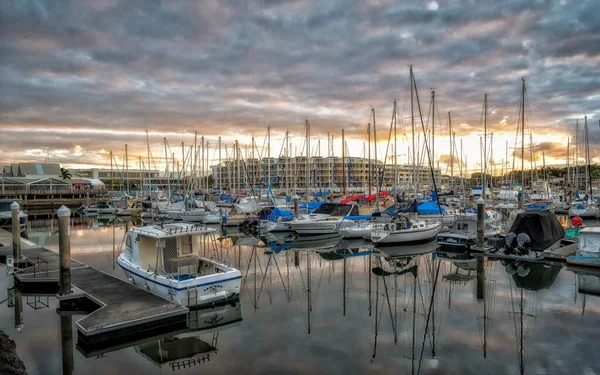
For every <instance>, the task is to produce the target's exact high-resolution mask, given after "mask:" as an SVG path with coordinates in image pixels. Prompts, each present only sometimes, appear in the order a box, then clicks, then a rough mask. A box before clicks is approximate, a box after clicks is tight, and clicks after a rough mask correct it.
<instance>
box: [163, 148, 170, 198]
mask: <svg viewBox="0 0 600 375" xmlns="http://www.w3.org/2000/svg"><path fill="white" fill-rule="evenodd" d="M163 143H164V148H165V163H166V164H167V165H166V167H165V174H166V177H167V191H168V192H169V195H171V179H170V178H169V156H168V154H167V137H163Z"/></svg>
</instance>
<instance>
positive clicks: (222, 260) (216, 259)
mask: <svg viewBox="0 0 600 375" xmlns="http://www.w3.org/2000/svg"><path fill="white" fill-rule="evenodd" d="M209 259H210V260H212V261H213V262H217V263H221V264H224V265H226V266H227V267H231V268H233V265H232V264H231V262H229V261H227V260H225V259H221V258H217V257H215V256H212V257H210V258H209Z"/></svg>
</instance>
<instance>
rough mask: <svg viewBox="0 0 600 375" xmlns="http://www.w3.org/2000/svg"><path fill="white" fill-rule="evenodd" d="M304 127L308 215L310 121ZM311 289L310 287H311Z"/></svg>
mask: <svg viewBox="0 0 600 375" xmlns="http://www.w3.org/2000/svg"><path fill="white" fill-rule="evenodd" d="M304 126H305V127H306V199H305V201H306V213H307V214H308V200H309V197H310V160H309V159H310V124H309V123H308V119H305V122H304ZM309 272H310V271H309ZM309 288H310V286H309Z"/></svg>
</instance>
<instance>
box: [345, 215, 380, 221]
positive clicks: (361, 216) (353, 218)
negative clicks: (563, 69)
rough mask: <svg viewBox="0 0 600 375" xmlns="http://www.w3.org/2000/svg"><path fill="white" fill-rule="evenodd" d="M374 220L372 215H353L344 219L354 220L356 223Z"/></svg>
mask: <svg viewBox="0 0 600 375" xmlns="http://www.w3.org/2000/svg"><path fill="white" fill-rule="evenodd" d="M372 218H373V216H371V215H353V216H346V217H344V219H348V220H354V221H359V220H371V219H372Z"/></svg>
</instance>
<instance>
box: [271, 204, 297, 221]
mask: <svg viewBox="0 0 600 375" xmlns="http://www.w3.org/2000/svg"><path fill="white" fill-rule="evenodd" d="M279 217H281V218H284V219H289V220H291V219H293V218H294V214H293V213H291V212H290V211H288V210H284V209H281V208H277V207H275V208H274V209H273V211H271V213H270V214H269V217H268V220H269V221H275V220H277V218H279Z"/></svg>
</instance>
